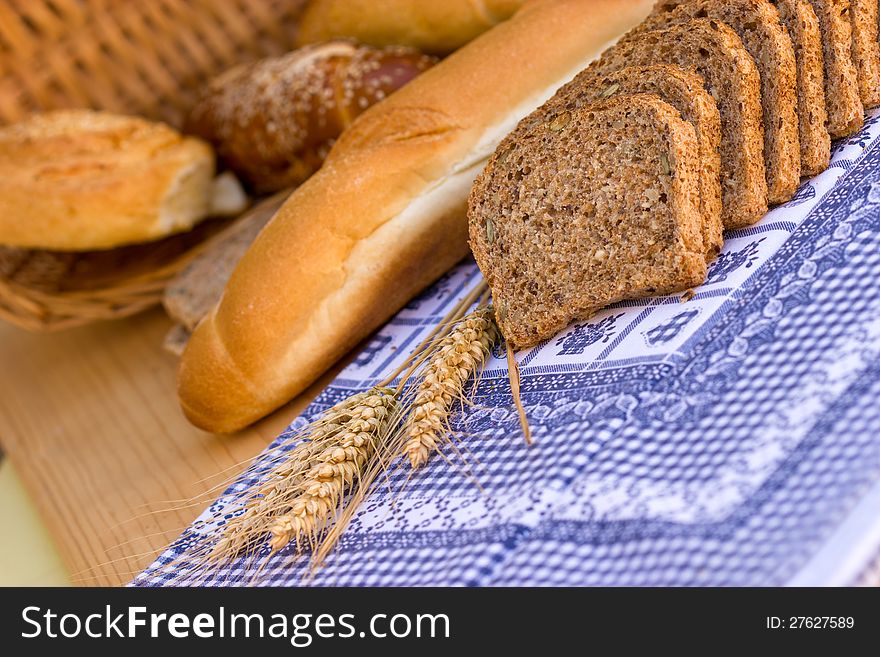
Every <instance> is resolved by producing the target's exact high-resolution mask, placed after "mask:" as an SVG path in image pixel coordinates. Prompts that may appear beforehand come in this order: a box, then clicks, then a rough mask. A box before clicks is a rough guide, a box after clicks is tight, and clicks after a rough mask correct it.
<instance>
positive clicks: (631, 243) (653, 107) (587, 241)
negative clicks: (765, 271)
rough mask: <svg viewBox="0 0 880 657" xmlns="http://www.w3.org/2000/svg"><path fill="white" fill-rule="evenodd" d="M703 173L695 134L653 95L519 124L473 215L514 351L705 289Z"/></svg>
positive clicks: (484, 178) (484, 266) (479, 254)
mask: <svg viewBox="0 0 880 657" xmlns="http://www.w3.org/2000/svg"><path fill="white" fill-rule="evenodd" d="M563 118H564V120H563ZM701 164H702V163H701V162H700V149H699V145H698V144H697V139H696V136H695V134H694V128H693V126H692V125H691V124H690V123H688V122H686V121H684V120H683V119H682V118H681V116H680V115H679V113H678V111H676V110H675V108H673V107H672V106H671V105H668V104H666V103H664V102H663V101H661V100H660V99H659V98H658V97H657V96H653V95H649V94H636V95H632V96H628V95H620V96H616V97H614V98H609V99H607V100H602V101H599V102H597V103H595V104H593V105H586V106H584V107H582V108H579V109H574V110H573V111H571V112H565V113H564V114H562V115H558V116H557V117H556V118H555V119H553V120H551V121H549V122H546V121H542V122H534V121H524V122H523V123H521V124H520V125H519V126H518V127H517V129H516V130H515V131H514V132H513V133H511V134H510V135H509V136H508V137H506V138H505V139H504V140H503V141H502V142H501V144H500V145H499V146H498V148H497V149H496V151H495V154H494V155H493V156H492V158H491V159H490V160H489V163H488V165H487V166H486V169H485V171H484V172H483V173H482V174H481V175H480V176H479V178H477V181H476V183H475V184H474V187H473V191H472V192H471V195H470V200H469V207H468V220H469V227H470V240H471V248H472V250H473V252H474V256H475V257H476V260H477V264H478V265H479V266H480V270H481V271H482V272H483V275H484V276H485V277H486V280H487V281H488V283H489V285H490V287H491V289H492V298H493V301H494V303H495V307H496V317H497V319H498V325H499V328H500V329H501V332H502V333H503V334H504V337H505V338H506V339H507V340H508V342H509V343H510V344H511V345H512V346H513V347H514V348H515V349H522V348H526V347H530V346H533V345H535V344H537V343H538V342H540V341H541V340H545V339H547V338H550V337H552V336H553V335H554V334H555V333H557V332H558V331H559V330H561V329H563V328H565V326H566V325H568V324H569V323H570V322H572V321H573V320H577V319H584V318H587V317H589V316H590V315H592V314H593V313H594V312H596V311H597V310H599V309H600V308H602V307H604V306H606V305H608V304H609V303H613V302H615V301H620V300H622V299H630V298H635V297H641V296H649V295H652V294H665V293H671V292H675V291H681V290H686V289H688V288H691V287H693V286H695V285H698V284H700V283H701V282H702V281H703V280H704V278H705V276H706V260H705V257H704V251H703V247H702V239H701V236H700V233H701V230H702V226H701V224H702V219H701V217H700V210H699V195H700V183H699V170H700V167H701Z"/></svg>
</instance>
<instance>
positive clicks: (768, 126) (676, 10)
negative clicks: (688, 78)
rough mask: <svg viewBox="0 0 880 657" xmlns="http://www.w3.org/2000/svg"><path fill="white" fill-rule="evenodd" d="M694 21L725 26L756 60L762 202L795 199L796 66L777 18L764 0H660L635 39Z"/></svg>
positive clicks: (797, 156) (797, 158)
mask: <svg viewBox="0 0 880 657" xmlns="http://www.w3.org/2000/svg"><path fill="white" fill-rule="evenodd" d="M694 18H712V19H715V20H718V21H721V22H723V23H724V24H725V25H727V26H729V27H730V28H731V29H732V30H733V31H734V32H736V33H737V35H738V36H739V38H740V39H741V40H742V42H743V45H744V46H745V48H746V50H748V51H749V54H750V55H751V56H752V59H754V60H755V64H756V65H757V67H758V72H759V73H760V76H761V99H762V107H763V119H764V171H765V173H766V175H767V200H768V202H769V203H771V204H775V203H785V202H786V201H788V200H789V199H791V197H792V196H794V193H795V191H796V190H797V187H798V183H799V181H800V176H801V162H800V159H801V153H800V138H799V136H798V119H797V65H796V64H795V58H794V47H793V46H792V42H791V39H790V38H789V36H788V34H787V33H786V31H785V28H784V27H783V26H782V23H781V22H780V20H779V13H778V12H777V11H776V8H775V7H774V6H773V5H771V4H770V3H769V2H767V1H766V0H659V2H658V3H657V4H656V6H655V7H654V11H653V13H652V14H651V15H650V16H649V17H648V18H647V19H646V20H645V22H644V23H643V24H642V25H641V26H640V27H639V28H637V29H636V30H635V31H634V34H638V33H639V32H640V31H647V30H656V29H662V28H665V27H669V26H671V25H677V24H679V23H686V22H688V21H690V20H692V19H694Z"/></svg>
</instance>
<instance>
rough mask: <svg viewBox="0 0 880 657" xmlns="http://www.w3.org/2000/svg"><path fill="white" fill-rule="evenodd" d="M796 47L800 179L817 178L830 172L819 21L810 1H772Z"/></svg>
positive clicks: (829, 149)
mask: <svg viewBox="0 0 880 657" xmlns="http://www.w3.org/2000/svg"><path fill="white" fill-rule="evenodd" d="M771 2H772V3H773V4H774V5H775V6H776V9H777V10H778V11H779V18H780V19H781V20H782V24H783V25H785V29H786V30H788V35H789V36H790V37H791V42H792V45H794V59H795V62H796V63H797V76H798V122H799V134H800V140H801V175H802V176H815V175H816V174H818V173H821V172H823V171H824V170H825V169H827V168H828V163H829V162H830V160H831V136H830V135H829V134H828V128H827V123H828V112H827V110H826V109H825V67H824V63H823V57H822V32H821V31H820V30H819V19H818V18H816V12H815V11H813V7H812V6H811V5H810V3H809V2H808V1H807V0H771Z"/></svg>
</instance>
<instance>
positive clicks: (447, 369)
mask: <svg viewBox="0 0 880 657" xmlns="http://www.w3.org/2000/svg"><path fill="white" fill-rule="evenodd" d="M499 336H500V333H499V331H498V326H497V325H496V324H495V318H494V314H493V311H492V308H491V306H486V307H482V308H478V309H477V310H475V311H474V312H472V313H471V314H470V315H468V316H466V317H465V318H464V319H462V320H461V322H460V323H459V324H457V325H456V326H455V327H454V328H453V329H452V331H451V332H450V333H449V334H448V335H447V336H446V337H445V338H443V340H442V341H441V342H440V344H439V346H438V347H437V348H436V351H435V352H434V353H433V355H432V356H431V358H430V359H429V360H428V361H427V364H426V365H425V367H424V370H423V372H422V374H421V377H420V378H421V381H420V382H419V384H418V387H417V389H416V393H415V399H414V401H413V406H412V411H411V412H410V415H409V418H408V419H407V421H406V436H407V440H406V445H405V446H404V450H403V451H404V452H405V454H406V456H407V457H408V458H409V462H410V465H412V467H413V468H418V467H421V466H422V465H424V464H425V463H427V461H428V458H429V457H430V456H431V454H432V453H433V452H434V451H435V450H437V449H438V448H439V447H440V445H441V444H442V443H443V442H446V441H448V438H447V435H448V433H449V415H450V412H451V409H452V405H453V403H454V402H455V400H456V399H461V397H462V390H463V388H464V385H465V383H466V382H467V380H468V379H470V377H471V376H472V375H473V374H475V373H476V372H477V371H478V370H479V369H480V368H481V367H482V365H483V363H484V362H485V360H486V357H487V356H488V355H489V353H490V352H491V350H492V347H493V346H494V344H495V343H496V342H497V341H498V338H499Z"/></svg>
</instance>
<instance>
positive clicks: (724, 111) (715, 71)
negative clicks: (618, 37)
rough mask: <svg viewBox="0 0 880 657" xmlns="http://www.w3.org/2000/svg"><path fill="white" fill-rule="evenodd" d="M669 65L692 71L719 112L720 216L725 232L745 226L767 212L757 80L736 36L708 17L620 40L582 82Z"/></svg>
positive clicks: (759, 92) (750, 59)
mask: <svg viewBox="0 0 880 657" xmlns="http://www.w3.org/2000/svg"><path fill="white" fill-rule="evenodd" d="M659 63H668V64H676V65H678V66H682V67H686V68H687V67H693V68H694V69H695V70H696V71H697V72H698V73H699V74H700V75H701V76H702V77H703V79H704V80H705V82H706V89H707V91H708V92H709V93H710V94H711V95H712V97H713V98H715V101H716V102H717V103H718V111H719V112H720V114H721V218H722V221H723V222H724V227H725V228H741V227H743V226H749V225H751V224H753V223H755V222H756V221H758V220H760V219H761V217H763V216H764V214H765V213H766V212H767V181H766V178H765V175H764V132H763V122H762V119H761V116H762V112H761V80H760V76H759V74H758V69H757V68H756V66H755V62H754V60H752V58H751V57H750V56H749V53H748V52H747V51H746V49H745V47H744V46H743V44H742V41H741V40H740V38H739V37H738V36H737V35H736V33H735V32H733V30H731V29H730V28H729V27H727V26H726V25H725V24H723V23H720V22H718V21H713V20H710V19H706V18H699V19H696V20H693V21H690V22H689V23H685V24H681V25H675V26H673V27H670V28H668V29H665V30H655V31H651V32H644V33H640V34H639V35H638V36H637V37H635V38H630V39H627V40H625V41H621V42H620V43H618V44H617V45H616V46H615V47H614V48H611V49H610V50H608V51H607V52H605V54H603V55H602V58H601V59H600V60H598V61H597V62H594V63H593V64H591V65H590V67H589V68H588V69H587V70H586V71H584V72H583V74H582V79H583V80H584V81H585V82H586V81H587V80H588V79H589V77H596V76H600V75H605V74H607V73H609V72H611V71H616V70H619V69H621V68H625V67H627V66H636V65H644V64H659Z"/></svg>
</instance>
